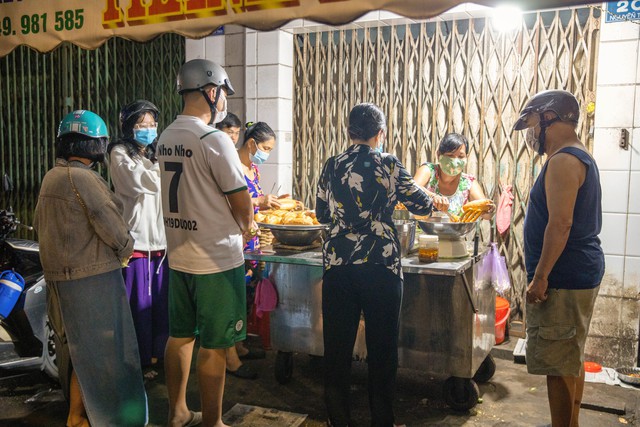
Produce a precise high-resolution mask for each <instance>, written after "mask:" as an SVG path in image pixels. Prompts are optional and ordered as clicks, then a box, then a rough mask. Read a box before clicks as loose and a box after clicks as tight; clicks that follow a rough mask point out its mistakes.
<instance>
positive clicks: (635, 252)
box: [626, 214, 640, 256]
mask: <svg viewBox="0 0 640 427" xmlns="http://www.w3.org/2000/svg"><path fill="white" fill-rule="evenodd" d="M626 255H628V256H640V215H636V214H629V216H628V219H627V252H626Z"/></svg>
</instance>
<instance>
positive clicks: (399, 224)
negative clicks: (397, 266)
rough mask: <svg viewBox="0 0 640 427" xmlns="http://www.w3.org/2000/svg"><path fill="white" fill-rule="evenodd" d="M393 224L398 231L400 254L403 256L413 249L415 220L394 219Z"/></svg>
mask: <svg viewBox="0 0 640 427" xmlns="http://www.w3.org/2000/svg"><path fill="white" fill-rule="evenodd" d="M393 225H394V226H395V227H396V230H397V231H398V240H399V241H400V256H403V257H405V256H407V255H408V254H409V252H411V249H413V242H414V241H415V240H416V222H415V221H413V220H404V219H394V220H393Z"/></svg>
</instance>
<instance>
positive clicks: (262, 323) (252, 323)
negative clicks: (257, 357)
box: [247, 304, 271, 350]
mask: <svg viewBox="0 0 640 427" xmlns="http://www.w3.org/2000/svg"><path fill="white" fill-rule="evenodd" d="M270 314H271V313H268V312H267V313H262V319H261V318H259V317H258V316H257V315H256V306H255V304H254V305H253V307H252V308H251V314H250V315H249V319H248V321H247V333H248V334H252V335H258V336H259V337H260V340H261V341H262V347H263V348H264V349H265V350H271V324H270V322H269V315H270Z"/></svg>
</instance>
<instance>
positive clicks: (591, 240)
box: [524, 147, 604, 289]
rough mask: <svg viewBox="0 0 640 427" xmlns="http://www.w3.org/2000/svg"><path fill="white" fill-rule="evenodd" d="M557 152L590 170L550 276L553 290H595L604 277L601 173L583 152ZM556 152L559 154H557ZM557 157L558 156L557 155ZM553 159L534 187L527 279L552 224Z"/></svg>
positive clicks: (527, 222) (570, 149)
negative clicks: (548, 178) (549, 186)
mask: <svg viewBox="0 0 640 427" xmlns="http://www.w3.org/2000/svg"><path fill="white" fill-rule="evenodd" d="M557 153H567V154H571V155H572V156H575V157H577V158H578V159H579V160H580V161H581V162H582V163H584V164H585V166H586V167H587V173H586V177H585V180H584V183H583V184H582V186H581V187H580V189H579V190H578V195H577V197H576V203H575V207H574V210H573V225H572V226H571V231H570V232H569V238H568V240H567V245H566V246H565V248H564V250H563V251H562V254H561V255H560V257H559V258H558V261H556V263H555V265H554V266H553V268H552V269H551V273H550V274H549V278H548V281H549V287H550V288H555V289H591V288H595V287H596V286H598V285H599V284H600V281H601V280H602V276H603V275H604V253H603V252H602V248H601V247H600V239H599V238H598V234H600V230H601V228H602V202H601V200H602V192H601V188H600V173H599V172H598V166H597V165H596V163H595V161H594V160H593V158H592V157H591V156H590V155H589V154H588V153H586V152H584V151H583V150H580V149H579V148H575V147H565V148H562V149H560V150H558V152H557ZM557 153H556V154H557ZM554 155H555V154H554ZM548 164H549V160H547V162H546V163H545V164H544V166H543V167H542V170H541V171H540V175H539V176H538V178H537V179H536V182H535V184H534V185H533V187H532V188H531V193H530V197H529V206H528V208H527V215H526V216H525V221H524V253H525V264H526V268H527V278H528V279H529V281H531V280H532V279H533V275H534V273H535V271H536V267H537V266H538V261H539V260H540V255H541V253H542V244H543V241H544V231H545V229H546V227H547V223H548V222H549V211H548V209H547V195H546V191H545V174H546V171H547V165H548Z"/></svg>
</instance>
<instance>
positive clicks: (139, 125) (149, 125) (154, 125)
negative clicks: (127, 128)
mask: <svg viewBox="0 0 640 427" xmlns="http://www.w3.org/2000/svg"><path fill="white" fill-rule="evenodd" d="M157 127H158V123H156V122H150V123H136V124H135V125H134V126H133V128H134V129H136V130H140V129H155V128H157Z"/></svg>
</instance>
